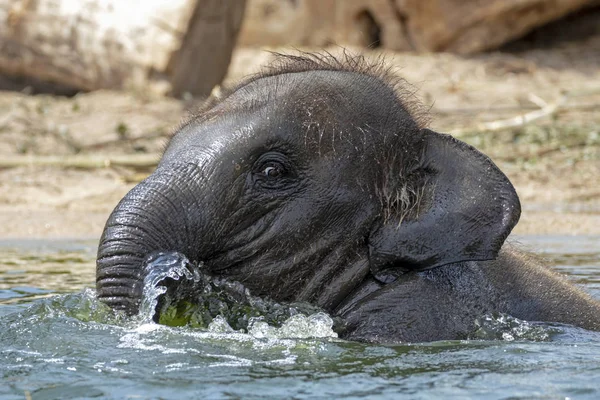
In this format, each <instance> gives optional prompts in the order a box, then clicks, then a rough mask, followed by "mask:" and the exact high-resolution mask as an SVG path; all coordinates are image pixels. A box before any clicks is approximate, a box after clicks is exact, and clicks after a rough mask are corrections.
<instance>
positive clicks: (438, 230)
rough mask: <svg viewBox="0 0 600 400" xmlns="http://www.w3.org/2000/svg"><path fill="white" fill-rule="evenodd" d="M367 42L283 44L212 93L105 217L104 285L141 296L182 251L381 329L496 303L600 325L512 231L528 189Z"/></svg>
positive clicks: (475, 313)
mask: <svg viewBox="0 0 600 400" xmlns="http://www.w3.org/2000/svg"><path fill="white" fill-rule="evenodd" d="M421 116H422V113H421V112H420V111H419V107H418V105H417V104H416V101H415V100H414V99H413V98H412V97H411V95H410V93H409V92H408V91H407V90H406V89H405V86H403V82H402V81H401V80H399V79H397V78H395V77H393V76H392V75H391V74H390V73H388V70H387V69H386V68H385V67H384V66H381V65H379V64H376V65H371V64H369V63H368V62H367V61H365V60H364V59H363V58H361V57H351V56H343V57H341V58H339V59H338V58H335V57H333V56H331V55H323V54H304V55H302V56H282V55H280V56H278V60H277V62H276V63H275V64H274V65H273V66H271V67H270V68H269V69H267V70H265V71H264V72H263V73H261V74H258V75H256V76H252V77H250V78H249V79H247V80H245V81H243V82H241V83H240V84H238V85H237V86H236V87H234V88H232V89H231V90H229V91H227V92H225V93H224V94H223V95H222V96H220V98H219V99H211V100H208V101H207V102H206V103H205V105H204V106H203V107H202V108H201V110H199V112H198V113H197V115H196V116H194V117H193V118H190V119H189V120H188V121H187V122H186V123H184V124H183V125H182V126H181V127H180V128H179V130H178V131H177V132H176V133H175V135H174V136H173V138H172V139H171V141H170V143H169V145H168V147H167V149H166V151H165V152H164V155H163V157H162V159H161V161H160V164H159V165H158V168H157V169H156V171H155V172H154V173H153V174H152V175H151V176H150V177H148V178H147V179H146V180H144V181H143V182H141V183H140V184H139V185H137V186H136V187H135V188H133V189H132V190H131V191H130V192H129V193H128V194H127V195H126V196H125V197H124V198H123V199H122V200H121V202H120V203H119V204H118V205H117V207H116V208H115V210H114V211H113V213H112V214H111V216H110V218H109V219H108V221H107V223H106V227H105V230H104V233H103V235H102V238H101V241H100V246H99V249H98V259H97V292H98V297H99V298H100V299H101V300H102V301H104V302H105V303H107V304H109V305H110V306H111V307H113V308H116V309H121V310H125V311H126V312H127V313H129V314H133V313H135V312H136V311H137V310H138V307H139V304H140V297H141V294H142V282H143V278H144V276H143V275H144V272H143V268H142V265H143V264H144V261H145V259H146V258H147V257H148V255H149V254H151V253H154V252H156V251H175V252H179V253H181V254H183V255H185V256H186V257H187V258H189V259H190V260H192V261H193V262H202V264H203V265H204V272H205V273H207V274H209V275H211V276H215V277H218V278H219V279H226V280H231V281H237V282H240V283H241V284H243V285H244V286H245V287H246V288H248V289H249V290H250V291H251V293H252V294H253V295H255V296H262V297H268V298H270V299H272V300H274V301H277V302H292V301H302V302H308V303H310V304H313V305H315V306H318V307H321V308H322V309H325V310H326V311H328V312H329V313H331V314H332V315H336V316H338V317H339V318H340V319H342V320H343V321H345V330H344V331H343V332H342V337H343V338H346V339H350V340H362V341H372V342H387V343H390V342H401V341H430V340H440V339H455V338H462V337H465V335H467V334H468V333H469V332H471V331H472V330H473V329H474V321H475V319H476V318H477V317H479V316H481V315H483V314H485V313H491V312H501V313H507V314H511V315H513V316H514V317H517V318H521V319H526V320H537V321H554V322H561V323H568V324H573V325H577V326H581V327H584V328H587V329H594V330H600V306H599V304H598V303H597V302H596V301H594V300H593V299H592V298H590V297H589V296H588V295H586V294H584V293H583V292H581V291H580V290H578V289H577V288H575V287H574V286H572V285H570V284H569V283H568V282H567V281H566V280H564V279H563V278H561V277H559V276H558V275H556V274H554V273H552V272H550V271H549V270H547V269H546V268H544V267H542V266H540V265H538V264H536V262H535V261H531V260H529V259H528V258H527V257H526V256H524V255H522V254H520V253H519V252H517V251H516V250H514V249H513V248H511V247H510V246H509V245H506V244H504V241H505V239H506V237H507V236H508V234H509V233H510V231H511V229H512V228H513V227H514V226H515V224H516V223H517V221H518V219H519V214H520V204H519V199H518V197H517V194H516V192H515V189H514V187H513V186H512V184H511V183H510V181H509V180H508V179H507V177H506V176H505V175H504V174H503V173H502V172H501V171H500V170H499V169H498V167H497V166H496V165H495V164H494V163H493V162H492V161H491V160H490V159H489V158H488V157H486V156H485V155H483V154H482V153H480V152H479V151H477V150H476V149H474V148H473V147H471V146H469V145H467V144H465V143H463V142H461V141H459V140H456V139H454V138H453V137H451V136H449V135H444V134H440V133H436V132H433V131H431V130H429V129H427V128H425V127H424V123H423V118H421Z"/></svg>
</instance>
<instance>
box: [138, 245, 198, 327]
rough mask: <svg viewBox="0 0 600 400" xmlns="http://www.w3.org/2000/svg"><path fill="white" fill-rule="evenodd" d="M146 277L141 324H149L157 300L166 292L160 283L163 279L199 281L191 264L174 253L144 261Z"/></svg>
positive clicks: (141, 307) (155, 254) (183, 257)
mask: <svg viewBox="0 0 600 400" xmlns="http://www.w3.org/2000/svg"><path fill="white" fill-rule="evenodd" d="M144 269H145V270H146V277H145V278H144V289H143V292H142V302H141V304H140V311H139V313H138V318H139V320H140V321H141V322H142V323H150V322H152V320H153V318H154V314H155V313H156V306H157V305H158V298H159V296H160V295H162V294H165V293H166V292H167V287H166V286H164V285H162V284H161V283H162V282H164V281H165V279H167V278H170V279H173V280H176V281H178V280H180V279H181V278H183V277H185V279H188V280H191V281H193V282H199V281H200V275H199V274H198V272H197V270H196V269H195V268H193V266H192V264H191V262H190V261H189V260H188V259H187V258H186V257H185V256H183V255H182V254H180V253H176V252H157V253H154V254H152V255H150V256H149V257H148V258H147V259H146V263H145V267H144Z"/></svg>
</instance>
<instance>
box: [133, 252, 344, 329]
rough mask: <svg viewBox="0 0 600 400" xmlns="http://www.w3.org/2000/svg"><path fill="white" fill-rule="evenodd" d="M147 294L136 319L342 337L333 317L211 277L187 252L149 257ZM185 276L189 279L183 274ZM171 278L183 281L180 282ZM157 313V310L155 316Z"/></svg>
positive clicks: (202, 326) (172, 324)
mask: <svg viewBox="0 0 600 400" xmlns="http://www.w3.org/2000/svg"><path fill="white" fill-rule="evenodd" d="M145 269H146V271H147V275H146V278H145V279H144V289H143V298H142V302H141V306H140V312H139V315H138V317H137V318H136V321H135V323H136V324H137V326H138V328H142V327H144V326H145V325H147V324H154V322H153V321H154V320H155V319H156V318H155V317H156V316H158V318H157V319H158V322H159V324H161V325H167V326H171V327H180V326H181V327H182V326H186V327H188V328H197V329H200V330H202V331H205V332H209V333H212V334H221V335H231V334H234V333H236V334H246V335H249V336H250V337H254V338H269V339H279V338H337V333H335V331H334V329H333V327H334V325H335V321H334V319H332V318H331V317H330V316H329V315H327V314H326V313H325V312H323V310H321V309H320V308H318V307H315V306H312V305H310V304H304V303H293V304H279V303H276V302H274V301H272V300H269V299H265V298H260V297H255V296H252V295H251V294H250V292H249V290H248V289H247V288H245V287H244V286H243V285H241V284H240V283H237V282H231V281H227V280H224V279H220V278H216V277H212V276H208V275H206V274H203V273H202V265H200V266H198V267H196V268H195V267H194V266H193V265H192V264H191V262H190V261H189V260H188V259H187V258H186V257H185V256H184V255H182V254H180V253H176V252H161V253H156V254H154V255H152V256H151V257H149V258H148V260H147V261H146V265H145ZM183 278H185V279H183ZM166 279H172V280H175V281H178V282H177V283H176V284H172V283H171V282H169V284H168V285H165V280H166ZM157 313H158V315H156V314H157Z"/></svg>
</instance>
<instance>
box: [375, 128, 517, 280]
mask: <svg viewBox="0 0 600 400" xmlns="http://www.w3.org/2000/svg"><path fill="white" fill-rule="evenodd" d="M421 133H422V135H423V137H422V139H423V142H422V143H423V145H424V150H423V155H422V157H421V159H420V160H419V161H418V162H417V164H416V165H415V166H414V167H413V168H412V169H411V170H410V171H406V172H405V176H403V177H399V182H404V185H406V182H412V183H410V185H412V186H411V187H410V193H417V194H419V193H420V194H421V195H420V196H416V197H415V196H413V197H412V200H411V201H412V203H418V204H409V207H408V208H410V209H411V210H415V209H416V210H418V211H416V212H415V211H413V212H410V213H408V214H405V215H404V216H403V215H402V213H399V212H397V210H396V211H392V212H389V210H388V213H387V214H388V215H390V217H388V218H386V219H385V221H383V222H382V224H380V225H379V226H377V227H376V228H375V229H374V230H373V232H371V235H370V237H369V253H370V256H369V258H370V260H369V261H370V263H371V271H372V273H373V275H374V276H375V277H376V278H377V279H378V280H380V281H382V282H390V281H393V280H395V278H396V277H397V276H398V275H399V274H402V273H404V272H407V271H422V270H426V269H431V268H435V267H439V266H442V265H446V264H450V263H456V262H461V261H475V260H490V259H494V258H496V257H497V255H498V251H499V250H500V247H502V244H503V243H504V240H505V239H506V237H507V236H508V234H509V233H510V231H511V230H512V228H513V227H514V226H515V225H516V223H517V221H518V220H519V216H520V213H521V206H520V203H519V198H518V196H517V193H516V192H515V189H514V187H513V186H512V184H511V183H510V181H509V180H508V178H507V177H506V176H505V175H504V174H503V173H502V171H500V169H498V167H497V166H496V165H495V164H494V163H493V162H492V160H490V159H489V158H488V157H487V156H485V155H484V154H482V153H480V152H479V151H478V150H476V149H475V148H474V147H472V146H469V145H468V144H466V143H464V142H461V141H459V140H457V139H455V138H453V137H452V136H450V135H444V134H439V133H436V132H433V131H431V130H429V129H423V130H422V131H421ZM395 186H396V188H395V189H394V190H398V187H405V186H403V183H400V184H397V185H395ZM404 191H405V192H406V189H404ZM396 197H399V198H402V196H401V195H399V196H396ZM404 197H405V198H406V196H404ZM404 208H405V209H406V207H404ZM399 214H400V215H399Z"/></svg>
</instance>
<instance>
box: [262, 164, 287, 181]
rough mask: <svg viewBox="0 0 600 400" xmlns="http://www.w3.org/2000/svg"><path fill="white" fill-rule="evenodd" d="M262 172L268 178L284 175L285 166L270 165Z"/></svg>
mask: <svg viewBox="0 0 600 400" xmlns="http://www.w3.org/2000/svg"><path fill="white" fill-rule="evenodd" d="M262 174H263V175H264V176H266V177H267V178H278V177H280V176H281V175H283V167H282V166H281V165H274V164H271V165H268V166H267V167H265V169H264V170H263V171H262Z"/></svg>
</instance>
